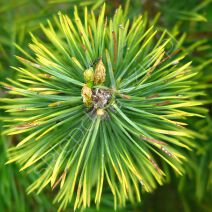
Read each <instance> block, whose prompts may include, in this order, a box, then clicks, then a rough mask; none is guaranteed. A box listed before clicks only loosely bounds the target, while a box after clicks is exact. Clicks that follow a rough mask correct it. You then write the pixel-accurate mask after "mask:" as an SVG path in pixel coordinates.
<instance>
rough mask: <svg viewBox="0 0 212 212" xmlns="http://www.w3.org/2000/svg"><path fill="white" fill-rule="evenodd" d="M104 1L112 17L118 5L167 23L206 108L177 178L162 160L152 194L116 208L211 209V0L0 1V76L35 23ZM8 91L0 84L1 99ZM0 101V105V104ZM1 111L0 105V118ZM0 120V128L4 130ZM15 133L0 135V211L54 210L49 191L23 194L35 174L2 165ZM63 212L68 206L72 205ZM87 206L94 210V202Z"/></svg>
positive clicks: (106, 203)
mask: <svg viewBox="0 0 212 212" xmlns="http://www.w3.org/2000/svg"><path fill="white" fill-rule="evenodd" d="M104 2H106V4H107V15H108V16H112V15H113V14H114V12H115V10H116V8H117V7H119V5H122V6H123V8H126V9H127V10H128V16H129V18H130V19H133V17H134V16H136V15H138V14H140V13H144V14H147V15H148V17H149V19H150V20H153V19H154V17H155V16H157V17H158V18H159V19H158V24H157V25H158V27H159V28H167V29H168V30H169V31H170V33H171V34H172V35H173V36H175V37H176V38H177V39H181V42H182V48H183V49H184V51H187V52H188V60H191V61H193V65H194V67H195V68H196V69H197V70H198V71H199V74H198V76H196V78H197V79H196V80H197V81H198V85H197V89H204V92H205V95H204V96H203V97H201V98H202V100H204V101H205V103H206V104H205V107H206V108H207V109H208V110H209V112H208V115H207V117H206V118H204V119H193V120H191V121H190V125H191V126H192V128H193V129H194V130H195V131H197V132H198V133H199V134H201V135H204V136H203V137H204V139H197V141H196V142H197V144H198V147H197V148H196V149H195V150H194V151H193V152H189V153H188V155H189V160H188V163H187V164H185V169H186V174H185V175H184V176H183V177H181V178H178V177H176V176H175V175H174V173H173V172H172V171H171V170H169V169H168V167H166V166H165V165H164V169H165V170H166V174H167V182H166V184H165V185H164V186H161V187H158V189H157V190H155V191H154V192H153V193H152V194H144V195H143V200H142V203H141V204H140V205H135V206H133V207H132V206H131V205H128V206H127V208H125V209H120V210H118V211H147V212H151V211H152V212H155V211H156V212H160V211H161V212H166V211H167V212H169V211H173V212H175V211H176V212H178V211H186V212H187V211H188V212H189V211H193V212H194V211H197V212H202V211H208V212H209V211H212V203H211V202H212V104H211V102H212V101H211V99H212V68H211V67H212V51H211V46H212V45H211V44H212V1H211V0H154V1H153V0H131V1H127V0H124V1H122V0H107V1H106V0H82V1H77V0H19V1H17V0H0V81H5V80H6V79H7V77H12V78H14V79H15V77H16V76H15V73H14V72H13V70H12V69H11V68H10V67H11V66H17V65H18V61H17V60H16V59H15V57H14V55H20V54H21V52H20V51H19V49H18V48H16V46H15V44H18V45H20V46H21V47H22V48H23V49H24V50H25V51H28V43H29V42H30V35H29V32H33V33H35V34H36V36H40V37H41V39H42V34H41V33H40V30H39V27H40V23H45V22H46V19H53V18H54V15H55V14H57V12H58V11H59V10H60V11H62V12H63V13H67V14H68V15H69V16H72V11H73V7H74V5H77V6H79V8H80V9H79V11H82V9H83V7H84V6H88V8H90V9H91V8H92V9H94V10H95V12H96V13H97V14H98V12H99V8H100V7H101V5H102V4H103V3H104ZM6 95H7V93H6V92H5V91H4V90H3V88H1V87H0V98H2V97H4V96H6ZM1 104H2V103H1V101H0V107H1ZM3 116H4V113H3V111H2V110H1V109H0V122H1V119H2V117H3ZM2 125H3V124H2V123H0V132H2V131H3V127H2ZM17 139H18V138H14V137H12V138H8V137H5V136H4V135H1V137H0V211H3V212H4V211H18V212H19V211H20V212H22V211H29V210H31V211H56V208H57V207H56V206H54V205H53V204H52V200H53V195H52V192H50V191H49V192H48V191H46V192H43V193H42V195H39V196H37V195H36V194H34V195H29V196H28V195H27V194H26V192H25V189H26V187H27V186H28V185H29V184H30V182H31V181H32V180H33V179H34V178H36V175H33V176H32V175H27V176H26V175H24V173H23V174H22V173H20V172H19V170H18V167H17V166H16V165H6V166H5V165H4V164H5V162H6V161H7V151H6V150H7V148H8V146H10V145H12V144H13V145H14V144H15V143H16V141H17ZM112 208H113V202H112V197H111V196H110V195H109V194H108V196H107V195H105V196H104V199H103V202H102V207H101V210H100V211H112ZM67 211H72V209H71V206H70V208H68V209H67ZM87 211H96V209H95V207H93V208H91V209H88V210H87Z"/></svg>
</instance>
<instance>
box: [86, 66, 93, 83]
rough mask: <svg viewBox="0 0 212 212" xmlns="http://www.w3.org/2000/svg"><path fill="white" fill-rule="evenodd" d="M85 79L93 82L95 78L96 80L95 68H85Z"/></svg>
mask: <svg viewBox="0 0 212 212" xmlns="http://www.w3.org/2000/svg"><path fill="white" fill-rule="evenodd" d="M84 79H85V81H86V82H93V80H94V72H93V68H88V69H86V70H85V72H84Z"/></svg>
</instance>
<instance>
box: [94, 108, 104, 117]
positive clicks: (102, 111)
mask: <svg viewBox="0 0 212 212" xmlns="http://www.w3.org/2000/svg"><path fill="white" fill-rule="evenodd" d="M96 114H97V115H98V116H103V115H104V114H105V111H104V109H100V108H99V109H97V111H96Z"/></svg>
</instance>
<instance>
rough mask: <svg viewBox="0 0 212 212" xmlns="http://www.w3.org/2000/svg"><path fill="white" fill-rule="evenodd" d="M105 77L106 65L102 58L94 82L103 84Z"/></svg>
mask: <svg viewBox="0 0 212 212" xmlns="http://www.w3.org/2000/svg"><path fill="white" fill-rule="evenodd" d="M105 77H106V71H105V66H104V64H103V62H102V59H100V60H99V62H98V64H97V65H96V69H95V74H94V84H95V85H101V84H102V83H104V81H105Z"/></svg>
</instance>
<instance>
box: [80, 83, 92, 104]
mask: <svg viewBox="0 0 212 212" xmlns="http://www.w3.org/2000/svg"><path fill="white" fill-rule="evenodd" d="M81 95H82V99H83V102H84V104H85V105H86V106H87V107H89V106H91V103H92V90H91V88H90V87H88V85H87V84H85V85H84V86H83V87H82V91H81Z"/></svg>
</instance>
